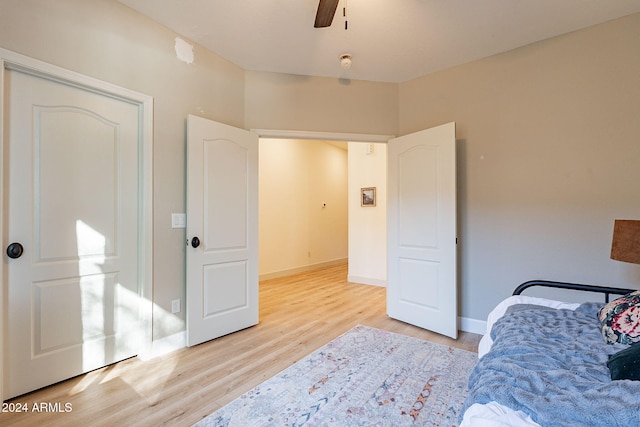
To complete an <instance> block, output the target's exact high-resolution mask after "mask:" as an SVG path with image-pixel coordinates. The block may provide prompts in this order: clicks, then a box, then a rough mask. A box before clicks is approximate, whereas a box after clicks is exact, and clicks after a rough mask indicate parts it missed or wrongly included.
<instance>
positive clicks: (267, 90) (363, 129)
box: [245, 71, 398, 135]
mask: <svg viewBox="0 0 640 427" xmlns="http://www.w3.org/2000/svg"><path fill="white" fill-rule="evenodd" d="M245 91H246V98H245V126H246V128H247V129H285V130H299V131H300V130H301V131H322V132H346V133H364V134H377V135H395V134H396V133H397V132H398V85H396V84H391V83H376V82H367V81H358V80H345V79H332V78H326V77H309V76H295V75H290V74H279V73H263V72H256V71H247V74H246V88H245Z"/></svg>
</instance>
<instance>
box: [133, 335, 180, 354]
mask: <svg viewBox="0 0 640 427" xmlns="http://www.w3.org/2000/svg"><path fill="white" fill-rule="evenodd" d="M186 346H187V333H186V332H185V331H181V332H176V333H175V334H173V335H169V336H168V337H164V338H160V339H159V340H153V342H152V343H151V350H150V351H149V352H148V353H144V354H139V355H138V358H140V359H142V360H149V359H153V358H154V357H158V356H162V355H165V354H167V353H171V352H172V351H176V350H180V349H181V348H185V347H186Z"/></svg>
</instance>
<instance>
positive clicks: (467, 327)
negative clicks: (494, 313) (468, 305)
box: [458, 317, 487, 335]
mask: <svg viewBox="0 0 640 427" xmlns="http://www.w3.org/2000/svg"><path fill="white" fill-rule="evenodd" d="M458 324H459V325H460V330H462V331H464V332H471V333H473V334H480V335H484V334H485V333H486V332H487V322H486V321H483V320H477V319H470V318H468V317H458Z"/></svg>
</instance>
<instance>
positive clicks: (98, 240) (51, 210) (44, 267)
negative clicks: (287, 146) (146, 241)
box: [3, 69, 143, 399]
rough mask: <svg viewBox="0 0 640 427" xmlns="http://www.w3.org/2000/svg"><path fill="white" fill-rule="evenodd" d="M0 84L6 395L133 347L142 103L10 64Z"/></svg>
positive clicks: (136, 337) (129, 352)
mask: <svg viewBox="0 0 640 427" xmlns="http://www.w3.org/2000/svg"><path fill="white" fill-rule="evenodd" d="M4 81H5V84H4V99H5V106H6V109H5V112H4V120H3V121H4V124H5V129H4V141H5V142H4V153H3V155H4V162H3V169H4V177H5V179H6V181H5V185H4V188H3V202H4V203H5V206H6V210H5V216H4V217H3V222H4V227H5V230H6V232H5V236H4V240H5V242H4V243H5V248H7V247H8V246H9V245H10V244H12V243H13V246H11V248H13V251H11V250H10V251H9V252H10V253H11V254H12V255H11V257H10V256H9V254H6V255H5V256H4V269H5V272H6V275H7V276H6V277H7V278H8V280H7V287H6V290H7V291H6V292H7V294H6V295H7V299H6V306H5V316H6V317H5V318H4V319H3V320H4V322H6V331H7V334H6V340H5V343H6V347H4V348H5V349H6V353H5V357H6V360H5V365H4V370H3V372H4V390H3V398H5V399H6V398H9V397H13V396H17V395H20V394H23V393H26V392H28V391H31V390H34V389H37V388H40V387H43V386H46V385H49V384H52V383H55V382H58V381H61V380H64V379H67V378H70V377H73V376H75V375H78V374H81V373H84V372H87V371H90V370H92V369H96V368H98V367H102V366H105V365H107V364H110V363H113V362H116V361H119V360H122V359H124V358H128V357H131V356H133V355H136V354H137V352H138V351H139V349H140V346H141V343H142V331H141V328H140V305H139V304H140V298H139V297H140V292H141V289H140V288H141V285H140V280H141V279H140V278H141V277H142V275H143V273H142V272H141V270H140V259H141V257H140V253H139V245H140V242H139V229H138V227H139V222H140V215H141V212H140V211H139V209H140V206H142V203H139V200H141V199H139V197H141V193H142V190H141V188H142V187H141V184H140V179H141V178H140V177H141V176H142V175H141V170H140V169H139V168H140V166H139V165H140V155H141V154H140V153H141V152H142V150H141V135H142V127H141V124H140V117H141V116H142V114H141V110H140V108H141V107H140V106H139V105H136V104H134V103H131V102H127V101H124V100H121V99H118V98H117V97H114V96H111V95H107V94H103V93H100V92H99V91H95V90H88V89H84V88H82V87H80V86H77V85H74V84H67V83H65V82H64V81H62V80H56V79H51V78H48V77H45V76H42V75H38V74H31V73H29V72H21V71H19V70H13V69H12V70H8V69H7V70H5V75H4ZM18 245H19V246H18ZM20 247H21V248H23V249H22V250H23V252H22V254H20V253H19V252H20V251H19V250H18V249H19V248H20ZM18 255H19V256H18Z"/></svg>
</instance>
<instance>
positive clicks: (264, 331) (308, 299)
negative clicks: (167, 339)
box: [0, 264, 480, 426]
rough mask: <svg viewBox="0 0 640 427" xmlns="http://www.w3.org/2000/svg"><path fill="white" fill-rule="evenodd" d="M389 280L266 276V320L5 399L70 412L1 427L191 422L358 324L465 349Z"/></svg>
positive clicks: (469, 341)
mask: <svg viewBox="0 0 640 427" xmlns="http://www.w3.org/2000/svg"><path fill="white" fill-rule="evenodd" d="M385 304H386V289H385V288H382V287H376V286H369V285H359V284H355V283H349V282H348V281H347V265H346V264H341V265H336V266H331V267H325V268H322V269H319V270H315V271H312V272H304V273H300V274H296V275H293V276H288V277H282V278H277V279H269V280H265V281H263V282H261V283H260V323H259V324H258V325H256V326H254V327H251V328H248V329H245V330H242V331H239V332H236V333H235V334H231V335H227V336H224V337H221V338H218V339H216V340H213V341H209V342H207V343H203V344H200V345H198V346H195V347H191V348H185V349H181V350H178V351H175V352H173V353H171V354H168V355H164V356H161V357H158V358H155V359H153V360H149V361H141V360H139V359H137V358H132V359H128V360H125V361H122V362H120V363H117V364H114V365H111V366H107V367H105V368H102V369H99V370H96V371H93V372H90V373H88V374H85V375H82V376H79V377H76V378H72V379H70V380H67V381H64V382H62V383H58V384H55V385H52V386H50V387H47V388H44V389H42V390H38V391H35V392H33V393H30V394H27V395H24V396H21V397H18V398H16V399H13V400H11V401H9V402H8V403H17V402H20V403H26V404H27V405H28V407H29V408H32V407H33V405H34V404H39V403H41V402H43V403H56V402H58V403H60V404H61V405H62V406H63V407H64V404H65V403H70V404H71V405H72V411H71V412H66V413H65V412H62V413H51V412H49V413H46V412H42V413H1V414H0V426H9V425H11V426H33V425H39V426H87V425H91V426H114V425H127V426H163V425H167V426H169V425H170V426H190V425H191V424H193V423H195V422H197V421H198V420H200V419H201V418H203V417H205V416H207V415H209V414H210V413H212V412H214V411H215V410H217V409H219V408H221V407H222V406H224V405H225V404H227V403H229V402H231V401H232V400H233V399H235V398H237V397H238V396H240V395H242V394H243V393H245V392H247V391H249V390H251V389H252V388H253V387H255V386H256V385H258V384H260V383H261V382H263V381H265V380H266V379H268V378H270V377H272V376H273V375H276V374H277V373H278V372H280V371H282V370H283V369H285V368H287V367H289V366H290V365H292V364H294V363H295V362H297V361H298V360H300V359H302V358H304V357H305V356H306V355H308V354H309V353H311V352H313V351H315V350H316V349H317V348H319V347H321V346H323V345H324V344H326V343H327V342H329V341H331V340H332V339H334V338H336V337H337V336H339V335H341V334H343V333H344V332H346V331H348V330H349V329H351V328H353V327H354V326H356V325H358V324H362V325H367V326H371V327H374V328H378V329H384V330H388V331H391V332H395V333H399V334H403V335H408V336H412V337H415V338H420V339H424V340H429V341H432V342H437V343H441V344H445V345H450V346H453V347H458V348H463V349H465V350H468V351H477V347H478V342H479V340H480V336H479V335H476V334H470V333H465V332H461V333H460V334H459V337H458V339H457V340H452V339H450V338H448V337H444V336H442V335H438V334H435V333H433V332H430V331H426V330H424V329H420V328H417V327H415V326H412V325H409V324H406V323H403V322H399V321H397V320H393V319H390V318H389V317H388V316H387V315H386V309H385Z"/></svg>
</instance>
